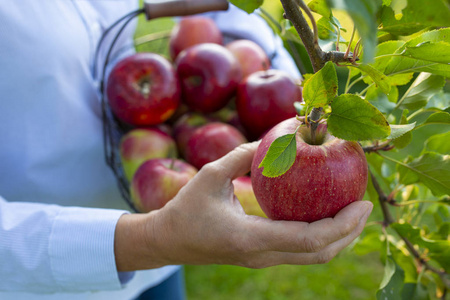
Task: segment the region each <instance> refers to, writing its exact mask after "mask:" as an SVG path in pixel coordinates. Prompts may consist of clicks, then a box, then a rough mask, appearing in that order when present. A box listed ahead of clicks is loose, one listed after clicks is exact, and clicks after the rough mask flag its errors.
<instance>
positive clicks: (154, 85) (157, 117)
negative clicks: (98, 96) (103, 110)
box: [106, 53, 181, 126]
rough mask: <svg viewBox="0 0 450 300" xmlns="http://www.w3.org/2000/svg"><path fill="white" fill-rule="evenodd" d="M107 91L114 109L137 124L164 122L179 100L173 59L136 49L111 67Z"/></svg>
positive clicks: (109, 101) (126, 121)
mask: <svg viewBox="0 0 450 300" xmlns="http://www.w3.org/2000/svg"><path fill="white" fill-rule="evenodd" d="M106 93H107V96H108V103H109V105H110V107H111V110H112V112H113V113H114V114H115V115H116V117H117V118H118V119H120V120H121V121H123V122H125V123H128V124H131V125H134V126H149V125H156V124H160V123H163V122H164V121H166V120H167V119H168V118H169V117H170V116H171V115H172V114H173V113H174V112H175V110H176V109H177V107H178V105H179V103H180V94H181V89H180V84H179V81H178V78H177V75H176V72H175V70H174V68H173V67H172V65H171V64H170V62H169V61H168V60H167V59H165V58H164V57H162V56H160V55H158V54H154V53H136V54H134V55H131V56H128V57H126V58H125V59H123V60H121V61H120V62H118V63H117V64H116V65H115V66H114V68H113V69H112V71H111V73H110V75H109V78H108V82H107V86H106Z"/></svg>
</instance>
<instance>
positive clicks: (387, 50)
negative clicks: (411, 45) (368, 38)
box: [372, 40, 405, 72]
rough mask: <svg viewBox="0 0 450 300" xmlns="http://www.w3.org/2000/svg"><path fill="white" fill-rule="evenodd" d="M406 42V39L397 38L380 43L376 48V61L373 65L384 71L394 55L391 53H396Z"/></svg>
mask: <svg viewBox="0 0 450 300" xmlns="http://www.w3.org/2000/svg"><path fill="white" fill-rule="evenodd" d="M404 44H405V42H404V41H396V40H394V41H387V42H384V43H381V44H378V46H377V49H376V56H375V61H374V62H373V63H372V66H373V67H374V68H375V69H377V70H379V71H381V72H383V71H384V69H386V67H387V65H388V63H389V61H390V60H391V58H392V56H390V55H389V54H393V53H396V52H397V50H398V49H400V48H401V47H402V46H403V45H404Z"/></svg>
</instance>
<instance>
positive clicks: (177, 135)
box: [173, 112, 217, 157]
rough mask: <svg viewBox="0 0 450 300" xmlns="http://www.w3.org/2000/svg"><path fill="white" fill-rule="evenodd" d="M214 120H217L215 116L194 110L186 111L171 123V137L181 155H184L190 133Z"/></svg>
mask: <svg viewBox="0 0 450 300" xmlns="http://www.w3.org/2000/svg"><path fill="white" fill-rule="evenodd" d="M215 121H217V119H216V118H213V117H210V116H207V115H203V114H199V113H196V112H188V113H186V114H184V115H183V116H181V117H180V118H179V119H178V120H177V122H176V123H175V124H174V125H173V137H174V139H175V142H176V144H177V149H178V152H179V153H180V155H181V157H185V156H186V155H185V153H186V147H187V143H188V141H189V138H190V137H191V135H192V133H193V132H194V131H195V130H196V129H197V128H199V127H201V126H203V125H206V124H208V123H211V122H215Z"/></svg>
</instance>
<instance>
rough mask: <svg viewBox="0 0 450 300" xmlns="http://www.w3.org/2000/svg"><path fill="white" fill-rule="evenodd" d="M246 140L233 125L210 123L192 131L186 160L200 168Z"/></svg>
mask: <svg viewBox="0 0 450 300" xmlns="http://www.w3.org/2000/svg"><path fill="white" fill-rule="evenodd" d="M245 142H247V140H246V139H245V137H244V136H243V135H242V133H240V132H239V130H237V129H236V128H234V127H233V126H231V125H228V124H225V123H221V122H213V123H209V124H206V125H204V126H202V127H200V128H198V129H196V130H195V131H194V132H193V133H192V135H191V137H190V138H189V141H188V143H187V147H186V160H187V161H188V162H189V163H191V164H192V165H193V166H194V167H196V168H198V169H200V168H201V167H203V166H204V165H205V164H207V163H209V162H212V161H214V160H216V159H219V158H221V157H222V156H224V155H225V154H227V153H228V152H230V151H231V150H233V149H234V148H236V147H237V146H239V145H240V144H243V143H245Z"/></svg>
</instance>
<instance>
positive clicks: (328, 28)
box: [317, 17, 337, 40]
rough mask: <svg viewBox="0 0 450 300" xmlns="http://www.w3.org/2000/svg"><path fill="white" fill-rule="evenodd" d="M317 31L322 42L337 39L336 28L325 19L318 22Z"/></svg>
mask: <svg viewBox="0 0 450 300" xmlns="http://www.w3.org/2000/svg"><path fill="white" fill-rule="evenodd" d="M317 30H318V34H319V38H320V39H321V40H330V39H333V40H336V39H337V34H336V27H334V26H333V24H332V23H331V22H330V21H329V20H328V19H326V18H324V17H322V18H320V19H319V20H318V21H317Z"/></svg>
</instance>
